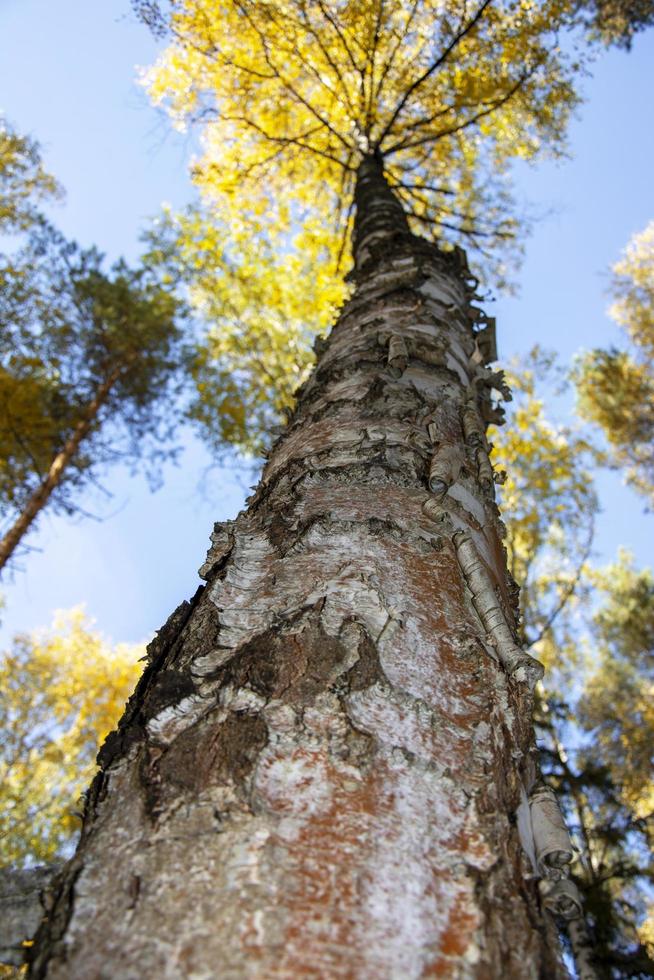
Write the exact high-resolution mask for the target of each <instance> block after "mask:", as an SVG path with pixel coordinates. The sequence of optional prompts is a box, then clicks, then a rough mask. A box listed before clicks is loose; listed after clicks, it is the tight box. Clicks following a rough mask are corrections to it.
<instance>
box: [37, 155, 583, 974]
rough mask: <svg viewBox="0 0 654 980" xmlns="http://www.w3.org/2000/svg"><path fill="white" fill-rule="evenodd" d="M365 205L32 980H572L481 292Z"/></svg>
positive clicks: (117, 754) (367, 174)
mask: <svg viewBox="0 0 654 980" xmlns="http://www.w3.org/2000/svg"><path fill="white" fill-rule="evenodd" d="M356 204H357V225H356V233H355V258H356V262H355V273H354V276H355V282H356V288H355V291H354V295H353V297H352V299H351V300H350V301H349V302H348V303H347V304H346V306H345V308H344V309H343V311H342V314H341V316H340V318H339V320H338V323H337V324H336V326H335V327H334V329H333V331H332V334H331V336H330V338H329V340H328V341H327V343H326V344H325V345H324V349H323V350H322V351H321V354H320V357H319V360H318V364H317V367H316V370H315V372H314V374H313V376H312V377H311V379H310V380H309V382H308V383H307V385H306V386H305V387H304V390H303V391H302V392H301V395H300V399H299V405H298V409H297V411H296V414H295V416H294V418H293V419H292V420H291V423H290V424H289V427H288V429H287V431H286V432H285V434H284V435H283V437H282V438H281V439H280V441H279V442H278V443H277V445H276V447H275V449H274V451H273V453H272V455H271V457H270V460H269V462H268V464H267V466H266V468H265V470H264V473H263V476H262V479H261V482H260V484H259V486H258V488H257V490H256V493H255V494H254V496H253V497H252V498H251V499H250V501H249V506H248V509H247V510H246V511H244V512H243V513H241V514H240V515H239V517H238V518H237V520H236V521H234V522H227V523H226V524H220V525H216V527H215V529H214V533H213V536H212V548H211V550H210V552H209V555H208V556H207V561H206V563H205V565H204V566H203V568H202V570H201V572H202V574H203V577H205V578H206V580H207V585H206V586H205V587H203V588H202V589H200V590H199V591H198V593H197V594H196V596H195V597H194V599H193V600H192V601H191V602H190V603H184V604H183V605H182V606H180V607H179V608H178V609H177V610H176V612H175V613H174V614H173V615H172V616H171V618H170V619H169V621H168V623H167V624H166V626H165V627H164V629H163V630H161V631H160V633H159V634H158V636H157V638H156V640H155V641H154V642H153V643H152V644H151V647H150V651H149V652H150V665H149V667H148V668H147V670H146V672H145V674H144V677H143V679H142V680H141V682H140V684H139V687H138V688H137V691H136V693H135V694H134V696H133V698H132V699H131V701H130V703H129V705H128V709H127V712H126V714H125V716H124V718H123V720H122V722H121V725H120V727H119V730H118V732H117V733H114V734H113V735H111V736H110V737H109V739H108V740H107V742H106V743H105V746H104V748H103V750H102V752H101V764H102V772H101V774H100V775H99V776H98V777H97V778H96V780H95V782H94V784H93V786H92V789H91V791H90V794H89V799H88V804H87V809H86V816H85V821H84V828H83V833H82V840H81V842H80V846H79V848H78V851H77V854H76V856H75V858H74V859H73V861H72V862H71V864H70V865H69V867H68V869H67V871H66V873H65V875H64V877H63V879H62V880H61V882H60V885H59V888H58V893H57V895H56V897H55V899H54V900H53V903H52V908H51V910H50V913H49V916H48V920H47V921H46V922H45V924H44V926H43V927H42V929H41V931H40V934H39V936H38V938H37V946H36V952H35V954H34V958H33V964H32V968H31V969H32V973H31V975H32V977H48V978H50V980H55V978H56V980H64V978H65V980H70V978H84V980H93V978H121V980H128V978H137V977H138V978H143V977H148V978H149V977H152V978H155V977H156V978H167V977H170V978H179V977H194V978H213V977H220V978H234V980H237V978H264V977H265V978H269V977H278V978H289V980H290V978H297V977H316V978H322V977H324V978H332V977H355V978H365V980H370V978H397V980H408V978H417V977H437V976H442V977H461V978H463V977H478V978H495V977H509V978H512V977H516V978H522V977H524V978H527V977H529V978H536V977H547V978H556V977H559V976H565V971H564V970H563V969H562V967H561V966H560V963H559V957H558V952H557V942H556V938H555V930H554V928H553V925H552V922H551V920H550V919H549V918H548V916H547V915H546V914H545V913H543V912H542V910H541V908H540V906H539V900H538V897H537V891H536V888H535V886H534V881H533V880H532V878H531V877H530V867H529V864H528V862H527V860H526V858H525V856H524V854H523V852H522V849H521V845H520V842H519V839H518V831H517V825H516V810H517V808H518V805H519V801H520V796H521V781H522V778H523V772H524V771H526V770H528V769H529V765H530V763H529V752H530V748H531V743H532V725H531V712H532V694H531V687H532V686H533V682H534V680H535V678H536V677H537V676H538V674H539V666H538V665H537V664H536V662H535V661H533V660H532V659H531V658H529V657H528V656H526V655H525V654H523V653H522V651H521V650H519V649H518V647H517V646H516V644H515V640H514V636H515V625H516V624H515V618H514V617H515V608H516V607H515V601H516V600H515V589H514V586H513V583H512V582H511V581H510V580H509V578H508V575H507V572H506V562H505V555H504V550H503V547H502V543H501V540H500V538H501V531H502V526H501V524H500V522H499V519H498V515H497V508H496V505H495V503H494V499H493V474H492V470H491V467H490V463H489V460H488V455H487V448H488V447H487V444H486V441H485V435H484V424H483V420H482V415H483V414H484V413H486V414H488V408H489V402H488V398H487V394H488V391H487V386H488V385H489V384H491V383H492V378H490V377H489V372H488V371H487V369H485V368H484V367H483V365H482V363H481V361H482V357H481V355H480V347H482V348H483V344H481V343H480V342H479V340H478V338H476V336H475V333H474V332H473V326H472V323H473V320H474V319H475V314H474V313H473V312H472V311H471V307H470V298H471V292H472V288H471V287H469V286H468V285H466V275H465V270H464V269H462V268H461V261H460V258H461V257H460V255H459V256H458V257H457V255H446V254H443V253H441V252H440V251H439V250H438V249H437V248H436V247H435V246H433V245H431V244H428V243H427V242H425V241H423V240H421V239H419V238H416V237H415V236H413V235H411V234H410V232H409V229H408V226H407V223H406V219H405V217H404V215H403V213H402V210H401V207H400V205H399V204H398V202H397V201H396V200H395V199H394V197H393V196H392V194H391V192H390V190H389V189H388V186H387V185H386V183H385V181H384V179H383V176H382V170H381V166H380V165H379V163H378V162H377V161H376V160H374V159H368V160H366V161H364V163H363V164H362V165H361V169H360V172H359V180H358V186H357V195H356ZM523 796H524V793H523Z"/></svg>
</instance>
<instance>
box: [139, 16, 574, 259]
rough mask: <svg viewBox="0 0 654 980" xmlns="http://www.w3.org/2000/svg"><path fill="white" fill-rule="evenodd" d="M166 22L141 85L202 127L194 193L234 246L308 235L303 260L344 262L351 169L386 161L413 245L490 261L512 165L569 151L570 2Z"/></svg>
mask: <svg viewBox="0 0 654 980" xmlns="http://www.w3.org/2000/svg"><path fill="white" fill-rule="evenodd" d="M153 6H154V5H153V4H146V5H145V7H146V9H145V11H143V9H142V13H144V15H145V17H146V19H147V18H148V16H149V17H150V20H152V10H153ZM137 7H138V3H137ZM170 8H171V9H170V16H169V18H168V21H167V25H168V28H169V30H170V32H171V34H172V41H171V43H170V45H169V47H168V48H167V50H166V51H165V52H164V54H163V55H162V56H161V58H160V59H159V61H158V63H157V64H156V65H155V66H154V67H153V68H152V69H151V70H150V71H149V72H148V73H147V76H146V82H147V85H148V87H149V90H150V93H151V96H152V97H153V99H154V100H155V101H157V102H165V103H167V105H168V107H169V109H170V111H171V113H172V114H173V116H174V118H175V119H176V120H177V122H178V123H179V124H180V125H183V124H184V123H185V121H186V120H189V119H190V120H199V121H201V122H202V123H203V124H204V133H203V138H204V146H205V153H204V156H203V157H202V159H201V160H200V161H199V162H198V163H197V166H196V168H195V179H196V181H197V183H198V185H199V186H200V187H201V188H202V190H203V191H204V192H205V193H206V195H208V196H209V197H210V198H212V199H214V200H215V201H217V202H219V211H220V214H221V217H222V218H223V220H225V221H226V223H227V224H228V226H229V229H230V234H231V235H232V236H236V237H240V238H241V239H242V240H245V241H247V240H249V239H250V238H251V236H252V232H253V229H258V230H259V231H260V232H264V233H267V234H273V235H279V234H280V233H288V232H289V229H290V228H291V227H296V228H297V227H299V228H300V229H301V230H300V231H299V233H298V235H297V236H296V239H295V242H294V244H295V247H297V248H299V249H301V248H307V247H308V244H307V239H308V242H309V243H310V244H311V246H312V247H313V248H314V249H316V248H319V247H320V245H324V244H327V245H328V251H329V252H330V253H331V254H336V253H337V252H338V247H337V245H336V244H335V241H334V236H335V232H336V227H335V226H336V224H340V228H341V231H342V230H343V227H344V225H345V218H346V217H347V216H348V214H349V207H350V204H351V200H352V189H353V183H354V180H355V176H356V171H357V167H358V164H359V162H360V160H361V159H362V157H363V156H365V155H368V154H372V153H377V154H380V155H381V156H382V157H383V160H384V166H385V171H386V174H387V176H388V178H389V180H390V182H391V184H392V185H393V186H394V187H395V189H396V192H397V194H398V195H399V196H400V198H401V199H402V201H403V203H404V206H405V208H406V210H407V212H408V213H409V214H410V215H411V217H412V220H413V221H414V223H415V226H416V228H417V229H418V230H423V231H424V230H425V229H427V230H429V231H433V232H434V233H436V234H438V235H439V236H440V237H441V238H443V239H444V240H446V241H447V240H459V241H460V240H461V239H462V238H463V239H464V241H465V242H466V243H467V244H468V245H469V246H471V247H473V248H475V249H477V251H478V252H479V253H484V254H485V255H486V257H487V258H488V259H490V258H491V257H492V252H491V249H493V251H495V252H496V249H495V246H498V245H500V244H507V243H509V242H510V241H511V240H512V239H513V236H514V234H515V231H516V222H515V218H514V217H513V216H511V202H510V194H509V191H508V187H507V184H506V181H505V180H504V179H503V178H504V177H505V175H506V170H507V166H508V164H509V162H510V161H511V160H512V159H515V158H523V159H532V158H533V157H534V156H535V155H536V154H538V153H542V152H549V153H559V152H561V150H562V149H563V147H564V141H565V129H566V123H567V121H568V118H569V115H570V112H571V110H572V109H573V107H574V106H575V104H576V101H577V99H576V95H575V93H574V90H573V78H574V75H575V72H576V70H577V68H578V67H579V65H578V60H579V59H578V58H574V57H569V56H568V55H566V54H565V53H564V52H563V50H562V48H561V46H560V44H559V38H558V35H559V32H560V31H562V30H563V29H564V28H567V27H568V26H569V25H570V24H571V23H572V19H573V13H574V4H572V3H571V2H569V0H479V2H477V3H476V4H474V5H469V4H467V3H464V4H461V3H459V2H454V0H445V2H443V0H438V2H429V0H414V2H412V3H405V2H400V0H386V2H384V0H382V2H380V0H348V2H339V3H327V2H323V0H318V2H317V3H311V4H309V3H307V2H306V0H264V2H260V0H257V2H254V0H236V2H228V3H220V4H217V3H215V0H173V2H172V3H171V4H170ZM162 23H163V19H162V16H161V14H160V19H159V24H162ZM335 215H336V217H337V219H340V221H337V222H335V221H334V216H335ZM289 247H290V243H289ZM496 271H497V272H498V274H499V275H500V278H502V276H503V270H502V269H499V268H498V269H496Z"/></svg>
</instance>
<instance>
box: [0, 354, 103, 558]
mask: <svg viewBox="0 0 654 980" xmlns="http://www.w3.org/2000/svg"><path fill="white" fill-rule="evenodd" d="M119 376H120V369H118V370H115V371H112V373H111V374H110V375H109V377H108V378H106V380H105V381H103V382H102V384H101V385H99V386H98V389H97V391H96V392H95V394H94V396H93V398H92V399H91V401H90V402H89V403H88V405H87V406H86V408H85V409H84V411H83V413H82V417H81V419H80V420H79V422H78V423H77V425H76V426H75V428H74V429H73V431H72V433H71V434H70V436H69V437H68V439H66V442H65V443H64V446H63V448H62V449H61V450H60V451H59V452H58V453H57V454H56V455H55V456H54V457H53V459H52V462H51V463H50V467H49V469H48V472H47V473H46V475H45V476H44V478H43V480H42V481H41V483H40V484H39V485H38V487H37V488H36V490H35V491H34V492H33V493H32V494H30V496H29V497H28V499H27V501H26V502H25V506H24V507H23V509H22V510H21V512H20V514H19V515H18V517H17V518H16V520H15V521H14V523H13V524H12V525H11V527H10V528H9V530H8V531H7V533H6V534H5V535H4V536H3V537H2V538H1V539H0V571H1V570H2V569H3V568H4V567H5V565H6V564H7V562H8V561H9V560H10V559H11V556H12V555H13V553H14V551H15V550H16V548H17V547H18V545H19V544H20V542H21V541H22V539H23V537H24V536H25V535H26V534H27V532H28V531H29V529H30V527H31V526H32V524H33V523H34V521H35V520H36V518H37V517H38V516H39V514H40V513H41V511H42V510H43V508H44V507H45V505H46V504H47V503H48V501H49V500H50V497H51V496H52V494H53V493H54V491H55V490H56V489H57V487H58V486H59V484H60V483H61V481H62V479H63V477H64V474H65V472H66V469H67V468H68V467H69V466H70V464H71V463H72V461H73V460H74V459H75V457H76V456H77V454H78V452H79V448H80V446H81V445H82V443H83V442H84V440H85V439H86V438H87V437H88V435H89V434H90V433H91V431H92V430H93V428H94V426H95V425H96V423H97V419H98V414H99V412H100V409H101V408H102V406H103V405H104V404H105V402H106V401H107V398H108V397H109V394H110V393H111V389H112V388H113V386H114V385H115V383H116V381H117V380H118V378H119Z"/></svg>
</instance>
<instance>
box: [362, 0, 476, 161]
mask: <svg viewBox="0 0 654 980" xmlns="http://www.w3.org/2000/svg"><path fill="white" fill-rule="evenodd" d="M491 3H492V0H483V3H482V4H481V6H480V7H479V8H478V10H477V12H476V13H475V15H474V17H472V19H471V20H469V21H468V23H467V24H465V25H464V26H463V27H462V28H461V30H460V31H458V32H457V33H456V34H455V35H454V37H453V38H452V40H451V41H450V43H449V44H448V45H447V47H446V48H445V50H444V51H443V52H442V53H441V54H440V55H439V56H438V58H437V59H436V60H435V61H433V62H432V63H431V65H430V66H429V67H428V68H426V69H425V70H424V71H423V72H422V74H421V75H418V77H417V78H416V79H414V80H413V82H412V83H411V84H410V85H409V87H408V88H406V89H405V91H404V94H403V95H402V98H401V99H400V101H399V102H398V104H397V106H396V107H395V109H394V111H393V113H392V114H391V118H390V119H389V121H388V122H387V124H386V126H385V127H384V129H383V131H382V134H381V136H380V137H379V139H378V140H377V147H378V148H380V149H381V145H382V143H383V141H384V140H385V139H386V137H387V136H388V134H389V133H390V132H391V130H392V129H393V126H394V125H395V122H396V120H397V119H398V117H399V116H400V114H401V113H402V112H403V110H404V107H405V106H406V104H407V102H408V101H409V99H410V98H411V96H412V95H413V93H414V92H416V91H417V90H418V89H419V88H420V86H421V85H423V84H424V83H425V82H426V81H427V79H428V78H431V76H432V75H433V74H434V72H435V71H438V69H439V68H440V67H441V66H442V65H443V64H444V63H445V61H446V60H447V59H448V58H449V56H450V55H451V53H452V52H453V51H454V49H455V48H456V47H457V46H458V45H459V44H460V43H461V41H462V40H463V39H464V37H466V36H467V35H468V34H469V33H470V32H471V31H472V30H473V29H474V28H475V27H476V26H477V24H478V23H479V21H480V20H481V18H482V17H483V15H484V12H485V11H486V8H487V7H489V6H490V4H491Z"/></svg>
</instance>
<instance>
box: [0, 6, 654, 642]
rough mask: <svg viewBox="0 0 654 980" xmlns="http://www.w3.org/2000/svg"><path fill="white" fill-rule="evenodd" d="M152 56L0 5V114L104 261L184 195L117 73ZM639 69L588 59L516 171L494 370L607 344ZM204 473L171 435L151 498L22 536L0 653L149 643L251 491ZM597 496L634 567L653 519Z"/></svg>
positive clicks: (140, 32)
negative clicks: (88, 631) (574, 107)
mask: <svg viewBox="0 0 654 980" xmlns="http://www.w3.org/2000/svg"><path fill="white" fill-rule="evenodd" d="M156 50H157V48H156V45H155V43H154V41H153V40H152V38H151V37H150V36H149V35H148V32H147V31H146V30H145V28H143V27H141V26H140V25H139V24H137V23H136V22H135V20H134V17H133V15H132V14H131V11H130V7H129V3H128V0H114V2H113V3H107V2H97V0H95V2H89V0H59V2H57V3H53V2H52V0H0V109H2V110H3V111H4V112H5V113H6V114H7V116H8V117H9V118H10V119H11V120H12V121H13V122H14V124H15V125H16V126H17V127H18V128H19V129H20V130H21V131H26V132H29V133H31V134H32V135H34V136H35V137H36V138H38V139H39V140H40V141H41V143H42V145H43V149H44V156H45V160H46V163H47V166H48V168H49V169H50V170H51V171H52V172H53V173H55V174H56V176H57V177H58V178H59V179H60V180H61V182H62V183H63V184H64V186H65V187H66V191H67V198H66V202H65V204H64V205H63V206H61V207H60V208H59V209H58V211H57V214H56V215H55V219H56V221H57V224H58V225H59V227H61V229H62V230H63V231H64V232H65V233H66V234H67V235H69V236H71V237H75V238H77V239H78V240H79V241H80V242H81V243H82V244H84V245H89V244H91V243H95V244H97V245H98V246H99V247H100V248H101V249H102V250H104V251H106V252H107V254H108V255H109V256H110V257H111V258H114V257H117V256H118V255H119V254H123V255H125V256H126V257H127V258H128V259H130V258H131V259H134V258H135V257H136V256H137V255H138V252H139V244H138V236H139V232H140V230H141V229H142V228H143V227H144V225H145V223H146V222H147V220H148V218H149V217H150V216H153V215H155V214H156V213H157V211H158V209H159V207H160V205H161V203H162V202H163V201H168V202H170V203H171V204H172V205H173V206H178V205H181V204H182V203H184V201H185V200H188V199H189V198H190V197H191V193H192V192H191V189H190V185H189V182H188V178H187V165H188V161H189V159H190V156H191V154H192V151H193V137H188V136H183V135H180V134H178V133H175V132H174V131H173V130H172V129H171V127H170V126H169V124H168V122H167V120H166V118H165V117H164V116H163V115H162V114H161V113H160V112H158V111H156V110H154V109H153V108H152V107H151V106H150V105H149V103H148V101H147V98H146V96H145V94H144V93H143V92H142V91H141V89H140V88H139V86H138V85H137V84H135V77H136V68H135V66H136V65H139V64H140V65H147V64H149V63H150V62H151V60H152V59H153V57H154V56H155V54H156ZM652 66H654V31H650V33H649V34H646V35H644V36H642V37H639V38H637V39H636V42H635V44H634V48H633V51H632V52H631V53H630V54H626V53H624V52H610V53H609V54H607V55H605V56H603V57H602V58H601V60H600V61H598V63H597V65H596V66H595V70H594V73H593V77H592V78H589V79H587V80H586V82H585V84H584V90H585V92H586V95H587V102H586V104H585V105H584V106H582V108H581V110H580V112H579V114H578V118H577V120H575V122H574V124H573V126H572V130H571V141H570V147H571V155H572V156H571V159H570V160H569V161H565V162H562V163H558V164H541V165H539V166H538V167H536V168H531V167H523V168H521V171H520V173H519V175H518V178H517V190H518V193H519V194H520V195H521V196H522V197H523V198H524V199H525V200H529V201H531V202H532V204H533V205H534V206H535V208H536V210H537V211H538V212H539V213H542V214H546V215H547V217H545V218H544V219H542V220H541V221H540V222H539V223H538V225H537V227H536V230H535V233H534V235H533V236H532V238H531V239H530V240H529V241H528V243H527V256H526V261H525V264H524V267H523V269H522V272H521V274H520V279H519V285H520V293H519V295H518V296H517V297H515V298H501V299H500V300H498V302H496V303H495V304H493V305H492V307H490V308H489V312H492V313H494V314H495V315H496V316H497V319H498V340H499V347H500V353H501V355H502V356H503V357H507V358H508V357H510V356H511V355H512V354H514V353H519V352H525V351H527V350H528V349H529V348H530V347H531V346H532V345H533V344H534V343H536V342H539V343H541V344H542V345H543V346H545V347H548V348H554V349H556V350H558V351H560V353H561V355H562V357H563V359H564V360H566V361H568V360H569V359H570V358H571V357H572V355H573V354H574V353H575V351H577V350H578V349H579V348H580V347H590V346H593V345H607V344H610V343H616V342H619V334H618V331H617V328H616V327H615V326H614V325H613V324H612V323H611V321H610V320H608V319H607V317H606V316H605V312H604V311H605V306H606V297H605V294H604V290H605V288H606V270H607V269H608V267H609V266H610V265H611V263H612V262H614V261H615V259H616V258H617V257H618V255H619V253H620V250H621V249H622V247H623V246H624V245H625V244H626V242H627V240H628V239H629V237H630V236H631V235H632V234H633V232H635V231H637V230H639V229H641V228H643V227H644V226H645V224H646V223H647V222H648V220H650V219H651V218H652V217H654V200H653V197H654V191H653V184H652V179H651V173H652V161H653V160H654V100H653V99H652V97H651V93H652V90H653V85H652V81H653V78H652V76H653V71H652ZM208 466H209V460H208V457H207V455H206V453H205V451H204V449H203V448H202V447H201V446H200V445H198V444H197V443H194V442H193V441H192V440H189V443H188V446H187V449H186V451H185V453H184V456H183V457H182V461H181V464H180V465H179V466H178V467H172V466H170V467H168V468H167V470H166V473H165V476H166V480H165V484H164V488H163V489H162V490H160V491H159V492H158V493H156V494H154V495H153V494H151V493H150V492H149V491H148V489H147V485H146V483H145V480H144V479H143V478H142V477H140V476H138V475H137V476H130V475H129V474H128V473H126V472H124V471H122V470H121V469H120V468H117V469H114V470H112V471H111V472H110V473H109V474H107V476H106V478H105V479H104V481H103V484H104V486H105V487H106V489H107V490H108V491H109V492H110V493H111V495H112V496H111V497H110V498H104V497H103V496H102V495H100V494H98V493H97V492H96V493H95V494H93V495H91V496H90V497H89V498H85V499H84V500H82V501H81V502H82V504H83V506H84V507H85V508H86V509H87V510H90V511H92V512H95V513H98V514H103V515H106V519H105V520H103V521H102V522H98V521H95V520H91V519H89V518H81V517H80V518H76V519H70V518H66V517H53V516H50V515H45V516H44V517H43V519H42V520H41V522H40V525H39V528H38V530H37V532H36V533H34V534H32V535H31V537H30V541H29V543H30V545H31V546H32V547H33V548H34V549H35V550H33V551H31V552H30V553H29V554H27V555H25V556H24V558H23V559H22V561H21V570H19V571H17V572H16V574H15V576H14V578H13V581H10V582H8V583H7V584H6V585H3V588H2V591H3V592H4V595H5V599H6V603H7V608H6V610H5V611H4V613H3V616H2V619H3V625H2V631H1V635H2V639H3V641H6V639H7V637H8V636H9V635H11V634H12V633H14V632H16V631H20V630H29V629H32V628H34V627H37V626H45V625H47V624H48V623H49V622H50V620H51V617H52V611H53V610H54V609H56V608H67V607H70V606H72V605H75V604H77V603H79V602H85V603H86V605H87V609H88V611H89V613H90V614H91V615H92V616H94V617H95V618H96V619H97V621H98V625H99V626H100V628H101V629H102V630H103V631H104V632H105V633H107V634H108V635H109V636H111V637H112V638H113V639H114V640H116V641H138V640H142V639H144V638H147V637H149V636H150V635H151V634H152V632H153V631H154V630H155V629H157V628H158V627H159V626H161V625H162V623H163V622H164V621H165V619H166V618H167V616H168V614H169V613H170V612H171V611H172V610H173V609H174V607H175V606H176V605H177V604H178V603H179V602H181V601H182V600H183V599H184V598H188V597H189V596H190V595H192V594H193V592H194V591H195V589H196V587H197V585H198V584H199V579H198V578H197V574H196V569H197V568H198V567H199V565H200V564H201V563H202V560H203V558H204V553H205V551H206V547H207V545H208V540H209V533H210V530H211V527H212V523H213V521H216V520H221V519H225V518H228V517H233V516H235V514H236V513H237V511H238V510H239V508H240V507H241V506H242V501H243V498H244V497H245V495H246V494H247V492H248V484H249V483H252V482H253V480H252V479H251V478H250V474H248V473H247V472H239V471H237V470H234V469H233V468H231V469H225V470H219V469H215V468H214V469H212V470H211V471H210V472H207V468H208ZM601 491H602V501H603V505H604V508H605V513H604V515H603V517H602V518H601V519H600V528H599V533H598V539H597V549H598V552H599V555H600V557H601V558H602V559H603V560H609V559H610V558H611V557H612V556H613V555H614V554H615V550H616V548H617V546H618V545H619V544H624V545H626V546H627V547H629V548H631V549H632V550H633V551H634V552H635V553H636V556H637V558H638V560H639V562H640V563H642V564H646V563H649V564H651V553H652V548H651V546H652V543H653V539H654V532H653V529H654V517H652V516H650V517H647V516H645V515H643V505H642V503H641V501H640V499H638V498H637V497H635V496H634V495H633V494H632V493H631V492H630V491H628V490H625V489H624V488H623V487H622V486H621V482H620V478H619V477H617V476H614V475H607V476H606V477H603V478H602V480H601Z"/></svg>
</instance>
